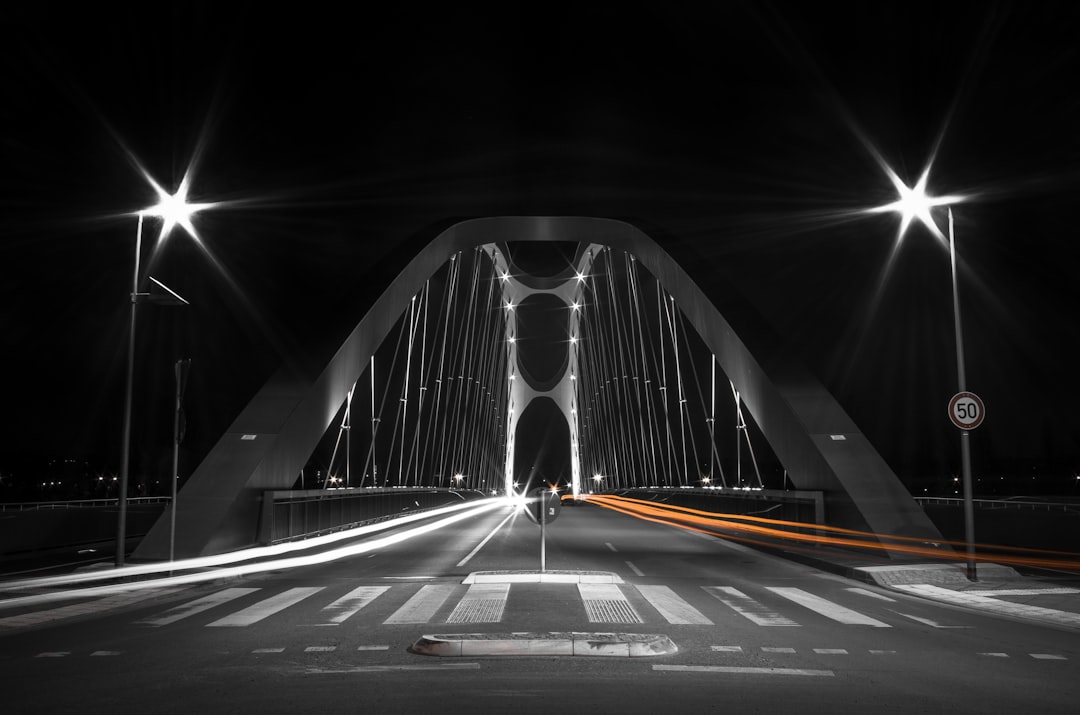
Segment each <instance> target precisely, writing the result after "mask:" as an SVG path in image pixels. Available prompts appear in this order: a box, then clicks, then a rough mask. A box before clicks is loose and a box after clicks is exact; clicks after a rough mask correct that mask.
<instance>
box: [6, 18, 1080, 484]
mask: <svg viewBox="0 0 1080 715" xmlns="http://www.w3.org/2000/svg"><path fill="white" fill-rule="evenodd" d="M20 5H32V7H29V8H20V9H17V10H10V9H9V10H6V11H5V14H6V17H5V30H6V32H5V33H4V34H5V41H4V43H3V49H0V62H2V63H3V80H2V81H3V85H2V87H3V99H2V100H0V161H2V167H3V171H2V174H0V186H2V193H0V201H2V211H0V291H2V295H0V311H2V312H0V326H2V328H3V329H2V330H0V341H2V342H0V360H2V363H0V364H2V367H3V382H2V385H3V387H2V392H0V394H2V405H3V411H4V429H3V431H2V432H0V474H8V475H10V474H11V473H12V472H16V473H18V472H19V471H20V470H23V471H25V470H28V469H29V470H33V469H35V468H37V466H38V465H44V464H45V463H46V462H47V461H48V460H49V459H58V458H59V459H64V458H71V459H78V460H86V461H88V462H89V463H90V464H92V465H93V468H95V469H104V470H115V469H116V468H117V464H118V461H119V451H120V427H121V419H122V397H123V376H124V359H125V348H126V342H125V341H126V330H127V322H126V321H127V294H128V292H129V291H130V285H129V282H130V272H131V265H132V260H133V255H132V254H133V246H134V240H135V232H136V224H137V221H136V219H135V217H134V212H135V211H137V210H139V209H141V208H145V207H147V206H149V205H150V204H152V203H154V202H155V200H156V194H155V192H154V190H153V188H152V187H151V186H150V184H149V183H148V181H147V180H146V178H145V177H144V173H143V172H144V171H145V172H146V173H147V174H149V176H150V177H152V178H153V179H154V180H155V181H157V182H158V183H159V184H161V185H162V186H163V187H164V188H166V189H167V190H169V191H173V190H175V189H176V188H177V187H178V186H179V183H180V181H181V179H182V178H183V176H184V175H185V172H187V171H188V170H189V169H190V176H191V178H190V181H191V194H190V199H191V200H192V201H199V202H221V203H220V205H218V206H216V207H215V208H214V209H212V210H207V211H205V212H203V213H200V214H198V215H196V217H195V226H196V228H197V229H198V232H199V235H200V237H201V239H202V248H200V247H199V246H198V245H197V244H196V243H195V242H194V241H192V240H191V239H190V238H189V237H188V236H187V235H186V234H185V233H184V232H183V231H182V230H181V231H174V232H173V234H172V235H171V237H170V238H169V239H168V241H167V242H166V243H165V244H164V245H158V246H157V247H156V248H155V250H154V257H153V262H152V264H151V266H150V269H149V271H150V273H152V274H153V275H154V276H155V277H156V278H158V279H160V280H162V281H163V282H165V283H166V284H168V285H169V286H170V287H171V288H173V289H174V290H176V291H177V292H179V293H181V294H182V295H184V296H185V297H186V298H187V299H188V300H190V301H191V303H192V306H191V307H189V308H183V309H177V308H167V307H148V308H147V309H145V310H142V312H141V313H140V318H139V319H140V326H139V331H140V332H139V345H138V349H139V365H140V369H139V373H138V375H137V389H138V396H137V401H136V405H135V414H136V434H135V437H136V443H137V446H136V456H135V459H136V464H138V465H143V468H145V469H153V468H154V467H155V465H159V464H160V463H163V462H164V461H165V460H167V458H168V450H169V438H168V429H169V428H171V412H170V410H171V399H172V398H171V394H172V376H171V372H170V368H171V364H172V362H173V361H174V360H175V359H176V358H178V357H191V358H192V360H193V367H192V376H191V385H190V388H189V392H188V399H187V402H188V420H189V440H188V442H187V443H186V445H185V450H187V453H186V456H185V458H186V459H188V460H190V461H197V459H198V456H199V454H200V453H201V452H205V450H207V449H209V447H210V446H211V445H212V443H213V441H214V440H216V438H217V436H219V435H220V434H221V432H222V431H223V430H224V429H225V428H226V427H227V426H228V425H229V423H230V422H231V421H232V419H233V418H234V417H235V415H236V414H237V413H238V412H239V410H240V409H241V408H242V407H243V405H244V404H246V402H247V400H248V399H250V397H251V396H252V394H253V393H254V392H255V391H256V390H258V388H259V387H261V386H262V384H263V382H264V381H265V380H266V379H267V377H268V376H269V375H270V374H272V373H273V371H274V370H275V369H276V368H277V367H278V366H279V365H280V364H281V363H282V362H283V361H286V360H300V359H301V358H302V356H304V355H308V354H314V353H317V352H318V349H321V348H322V347H323V346H325V344H327V343H333V342H334V341H335V340H337V339H338V338H340V337H341V336H342V335H343V334H344V331H346V330H348V328H349V327H351V326H352V325H353V324H355V322H356V321H357V320H358V319H359V318H360V317H361V316H362V314H363V311H364V309H365V306H366V305H367V304H368V303H369V302H370V300H371V297H372V296H371V295H369V292H368V291H367V290H366V288H365V286H370V285H371V284H372V281H373V280H374V278H373V277H375V276H380V275H382V274H384V273H385V272H386V271H388V270H391V267H392V266H396V265H399V263H400V258H401V257H400V255H396V254H395V251H405V248H403V247H407V246H411V245H414V244H416V242H417V241H422V239H424V238H425V237H430V236H433V235H434V234H435V233H436V232H437V227H439V226H445V225H448V224H449V223H451V222H452V221H453V220H454V219H460V218H468V217H477V216H491V215H504V214H530V215H591V216H600V217H612V218H621V219H625V220H629V221H632V222H636V223H638V224H639V225H641V226H643V227H645V228H646V230H647V231H650V232H651V231H652V230H653V229H655V232H652V233H651V235H653V236H654V237H655V238H657V240H659V241H661V243H663V244H665V245H669V246H670V247H672V248H673V249H678V250H679V251H680V252H682V253H684V254H686V253H689V254H692V255H695V256H697V258H698V260H697V261H695V265H694V266H693V267H692V269H691V275H692V276H693V277H694V279H695V280H697V281H698V282H700V283H702V284H708V282H709V281H718V280H730V281H733V282H734V283H735V285H736V286H737V287H738V289H739V290H740V291H741V292H742V293H743V294H745V295H746V296H747V298H748V299H749V300H750V301H751V302H753V303H754V304H755V305H756V306H757V308H758V309H759V310H760V311H761V313H762V315H763V316H764V317H765V319H767V320H768V321H769V322H770V323H771V324H772V326H773V327H774V328H775V329H776V330H777V331H778V332H779V333H780V334H781V335H782V336H783V338H784V340H785V343H786V344H787V345H788V348H789V350H790V351H791V352H792V353H793V354H794V355H795V356H797V357H798V358H799V359H800V360H802V361H803V362H804V363H805V364H806V365H807V367H809V368H810V370H811V371H813V372H814V373H815V374H816V375H817V376H818V378H819V379H820V380H821V381H822V382H823V383H824V384H825V385H826V386H827V387H828V388H829V389H830V390H831V391H832V393H833V394H834V395H835V396H836V397H837V399H838V400H839V402H840V404H841V405H842V406H843V407H844V408H845V409H846V410H847V411H848V412H849V414H851V416H852V417H853V419H854V420H855V422H856V424H857V425H859V427H860V428H861V429H862V430H863V432H865V433H866V434H867V435H868V437H869V438H870V440H871V442H872V443H874V444H875V446H877V447H878V449H879V451H881V453H882V455H883V456H884V457H885V458H886V460H887V461H888V462H889V463H890V465H892V467H893V469H894V470H895V471H896V472H897V473H898V474H899V475H900V476H901V477H902V478H904V479H905V480H906V481H908V482H909V483H910V484H914V483H915V481H914V480H916V479H918V478H921V477H924V476H926V475H935V474H946V473H956V472H958V470H959V445H958V439H957V437H956V430H955V429H953V428H951V427H950V425H949V423H948V421H947V417H946V403H947V402H948V399H949V397H950V396H951V395H952V394H953V393H954V392H955V391H956V364H955V357H954V342H953V328H952V311H951V288H950V278H949V275H950V274H949V261H948V253H947V250H946V249H945V248H944V247H943V246H942V244H940V243H939V242H938V241H937V240H936V239H935V238H934V237H933V236H932V235H931V233H930V232H929V231H928V230H927V229H926V228H925V227H923V226H921V225H919V224H916V225H914V226H913V227H912V228H911V229H910V230H909V231H908V233H907V234H906V236H905V238H904V240H903V242H902V243H901V244H899V245H897V234H898V227H899V216H898V215H896V214H891V213H888V214H867V213H864V211H863V210H864V209H867V208H870V207H873V206H879V205H882V204H886V203H889V202H891V201H893V200H894V199H895V198H896V194H895V190H894V188H893V185H892V183H891V182H890V180H889V178H888V176H887V174H886V172H885V171H884V169H883V168H882V165H881V163H880V162H885V163H887V164H888V165H890V166H892V167H893V168H894V169H895V171H896V173H897V174H898V175H899V177H900V178H901V179H903V180H904V181H905V182H906V183H907V184H909V185H910V184H914V183H915V181H916V180H917V179H918V178H919V176H920V175H921V174H922V172H923V170H924V168H925V167H926V166H927V165H928V164H930V163H931V162H932V168H931V171H930V175H929V184H928V191H929V193H931V194H936V195H943V194H960V195H964V196H965V197H966V200H965V201H964V202H962V203H960V204H957V205H956V206H955V207H954V211H955V214H956V235H957V241H958V247H959V252H960V256H961V270H960V280H961V286H960V292H961V297H962V307H963V316H964V330H965V339H966V348H967V378H968V389H970V390H971V391H973V392H976V393H978V394H979V395H980V396H981V397H982V398H983V399H984V401H985V402H986V405H987V420H986V422H985V423H984V425H983V426H982V427H980V428H979V429H978V430H977V431H976V432H975V434H974V435H973V439H972V449H973V466H974V472H975V474H976V475H977V476H980V477H983V478H986V479H989V478H991V477H995V476H998V475H1007V476H1016V475H1023V476H1024V477H1025V479H1026V478H1027V477H1029V476H1030V477H1034V478H1033V479H1031V486H1030V491H1032V492H1039V491H1043V490H1046V489H1051V488H1053V489H1058V490H1059V491H1060V489H1061V488H1063V485H1069V488H1072V489H1073V491H1077V490H1080V482H1077V483H1076V484H1075V485H1074V484H1073V483H1074V482H1075V481H1076V480H1074V479H1073V475H1075V474H1077V473H1078V471H1080V416H1078V413H1080V406H1078V404H1077V403H1078V402H1080V377H1078V375H1080V367H1078V365H1080V363H1078V360H1080V325H1078V323H1077V320H1076V312H1077V307H1078V306H1080V280H1078V278H1077V276H1078V271H1080V268H1078V266H1080V263H1078V261H1077V258H1078V257H1080V243H1078V238H1080V236H1078V232H1077V230H1076V228H1075V226H1076V224H1075V221H1074V220H1073V219H1074V214H1075V208H1076V206H1077V200H1076V196H1077V193H1078V189H1080V54H1078V53H1080V39H1077V38H1080V10H1078V9H1077V7H1076V6H1075V4H1074V3H1052V2H1047V3H1015V4H1014V3H988V2H949V3H942V2H936V3H926V4H922V3H910V2H905V3H891V2H885V3H859V4H852V5H850V6H849V5H831V4H830V5H828V6H826V7H824V8H823V7H821V5H822V4H821V3H792V4H790V5H788V4H779V3H750V2H747V3H730V4H728V3H718V4H717V5H719V7H718V8H717V7H713V8H710V9H709V10H708V11H704V10H700V9H698V10H690V9H687V8H680V7H677V6H675V5H674V4H664V8H663V9H653V10H646V9H634V10H628V9H627V8H628V7H635V8H636V7H637V6H635V5H629V6H621V5H615V4H611V5H605V6H597V7H589V6H583V5H585V4H568V5H560V4H558V3H542V4H535V5H531V6H526V5H521V6H516V5H509V4H506V5H509V6H508V7H502V8H500V9H492V8H490V7H487V6H485V7H484V8H483V9H482V10H481V9H475V10H470V9H467V8H462V7H460V6H457V5H455V6H453V7H451V8H447V9H443V10H438V11H434V12H433V11H432V10H430V9H429V8H427V6H421V5H417V6H408V5H406V4H397V5H400V7H397V5H395V9H394V10H382V11H378V12H373V11H371V10H370V9H369V7H368V6H364V9H363V10H356V9H354V10H350V11H349V12H347V13H345V14H339V13H342V12H344V11H342V10H339V9H338V6H337V5H330V4H327V5H325V6H323V5H319V4H314V5H299V6H293V7H291V8H290V9H289V10H288V11H285V10H277V9H271V6H268V5H266V4H262V3H247V4H244V3H235V4H229V8H228V9H226V10H222V9H221V8H220V7H218V5H219V4H209V3H208V4H203V3H184V4H181V5H176V6H170V5H166V6H164V7H161V6H151V5H150V4H141V5H139V6H137V8H136V7H134V6H133V7H132V8H131V9H116V8H112V7H108V6H94V7H93V8H86V9H78V10H70V9H68V8H67V6H66V4H59V3H49V2H39V3H32V4H30V3H20ZM934 215H935V218H936V219H937V220H938V222H939V225H940V226H941V227H942V228H943V229H944V228H945V225H946V224H945V217H944V211H938V212H936V213H935V214H934ZM159 227H160V224H156V223H150V222H148V223H147V226H146V239H147V243H148V244H153V243H154V240H153V239H155V238H156V236H157V233H156V228H159ZM894 251H895V252H894ZM384 279H385V278H384ZM193 467H194V465H191V466H190V468H193ZM1040 480H1045V481H1040ZM1051 484H1052V485H1054V486H1050V485H1051Z"/></svg>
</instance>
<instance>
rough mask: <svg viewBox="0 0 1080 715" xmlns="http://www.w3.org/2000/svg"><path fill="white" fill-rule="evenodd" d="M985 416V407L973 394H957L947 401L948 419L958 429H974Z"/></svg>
mask: <svg viewBox="0 0 1080 715" xmlns="http://www.w3.org/2000/svg"><path fill="white" fill-rule="evenodd" d="M985 416H986V407H985V406H983V401H982V400H980V399H979V396H978V395H976V394H975V393H973V392H958V393H956V394H955V395H953V396H952V399H951V400H949V419H950V420H952V423H953V424H954V425H956V426H957V427H959V428H960V429H975V428H976V427H978V426H979V425H981V424H982V421H983V417H985Z"/></svg>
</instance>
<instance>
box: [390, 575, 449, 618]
mask: <svg viewBox="0 0 1080 715" xmlns="http://www.w3.org/2000/svg"><path fill="white" fill-rule="evenodd" d="M453 592H454V585H453V584H445V583H440V584H431V585H428V586H421V587H420V590H419V591H417V592H416V593H415V594H413V596H412V598H410V599H409V600H408V601H406V602H405V603H404V605H402V606H401V608H399V609H397V610H396V611H394V613H393V614H391V616H390V617H389V618H387V619H386V620H385V621H383V624H384V625H394V624H397V623H427V622H428V621H429V620H431V618H432V616H434V615H435V612H436V611H438V610H439V609H440V608H441V607H442V605H443V604H444V603H446V599H448V598H450V594H452V593H453Z"/></svg>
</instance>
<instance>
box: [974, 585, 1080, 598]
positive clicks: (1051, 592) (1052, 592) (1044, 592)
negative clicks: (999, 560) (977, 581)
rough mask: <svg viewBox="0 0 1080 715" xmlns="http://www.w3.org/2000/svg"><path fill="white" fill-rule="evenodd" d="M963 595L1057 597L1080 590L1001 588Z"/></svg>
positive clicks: (1079, 590)
mask: <svg viewBox="0 0 1080 715" xmlns="http://www.w3.org/2000/svg"><path fill="white" fill-rule="evenodd" d="M965 593H973V594H975V595H977V596H991V597H993V596H1057V595H1062V594H1066V593H1080V589H1077V588H1066V587H1064V586H1062V587H1058V588H1003V589H999V590H996V591H993V590H986V591H982V590H979V591H966V592H965Z"/></svg>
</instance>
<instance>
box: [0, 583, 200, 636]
mask: <svg viewBox="0 0 1080 715" xmlns="http://www.w3.org/2000/svg"><path fill="white" fill-rule="evenodd" d="M108 588H110V589H114V590H115V589H116V588H117V587H116V586H109V587H108ZM179 590H180V588H148V589H141V590H131V591H120V592H119V593H113V594H112V595H110V596H105V597H104V598H95V599H93V600H90V601H82V602H80V603H72V604H68V605H67V606H60V607H58V608H49V609H46V610H44V611H29V612H27V613H20V614H18V615H15V616H7V617H6V618H0V632H2V631H3V629H4V628H19V627H20V626H33V625H37V624H39V623H48V622H50V621H59V620H62V619H64V618H75V617H77V616H85V615H87V614H93V613H103V612H105V611H112V610H116V609H120V608H125V607H127V606H130V605H131V604H133V603H138V602H139V601H145V600H146V599H148V598H153V597H154V596H160V595H162V594H166V593H172V592H174V591H179ZM40 595H41V597H42V598H47V597H48V596H49V594H40ZM36 597H37V596H27V597H26V598H36ZM6 603H9V604H10V603H11V601H7V602H6Z"/></svg>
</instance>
